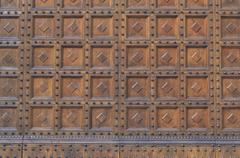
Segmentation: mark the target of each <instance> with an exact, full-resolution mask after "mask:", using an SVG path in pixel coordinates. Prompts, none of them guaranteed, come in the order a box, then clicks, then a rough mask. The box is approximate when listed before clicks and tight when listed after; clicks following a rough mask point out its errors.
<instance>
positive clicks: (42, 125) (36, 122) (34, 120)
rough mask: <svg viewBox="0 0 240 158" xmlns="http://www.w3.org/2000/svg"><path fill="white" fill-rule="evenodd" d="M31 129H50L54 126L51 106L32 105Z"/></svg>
mask: <svg viewBox="0 0 240 158" xmlns="http://www.w3.org/2000/svg"><path fill="white" fill-rule="evenodd" d="M30 118H31V128H32V130H51V129H53V128H54V111H53V109H52V107H32V109H31V116H30Z"/></svg>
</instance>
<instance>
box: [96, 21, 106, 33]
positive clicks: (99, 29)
mask: <svg viewBox="0 0 240 158" xmlns="http://www.w3.org/2000/svg"><path fill="white" fill-rule="evenodd" d="M97 29H98V31H100V32H105V31H106V30H107V25H106V24H105V23H100V24H99V25H97Z"/></svg>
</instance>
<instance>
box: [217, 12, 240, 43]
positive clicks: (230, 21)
mask: <svg viewBox="0 0 240 158" xmlns="http://www.w3.org/2000/svg"><path fill="white" fill-rule="evenodd" d="M239 25H240V17H236V16H235V17H221V34H222V38H224V39H233V40H239V36H240V27H239Z"/></svg>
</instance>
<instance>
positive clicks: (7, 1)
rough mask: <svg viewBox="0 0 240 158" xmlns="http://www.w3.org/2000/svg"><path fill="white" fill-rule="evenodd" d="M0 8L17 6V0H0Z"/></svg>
mask: <svg viewBox="0 0 240 158" xmlns="http://www.w3.org/2000/svg"><path fill="white" fill-rule="evenodd" d="M0 7H1V8H2V9H16V8H18V7H19V0H14V1H13V0H2V1H1V2H0Z"/></svg>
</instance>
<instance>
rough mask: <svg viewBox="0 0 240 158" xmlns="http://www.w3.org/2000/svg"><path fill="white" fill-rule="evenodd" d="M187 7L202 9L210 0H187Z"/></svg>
mask: <svg viewBox="0 0 240 158" xmlns="http://www.w3.org/2000/svg"><path fill="white" fill-rule="evenodd" d="M185 5H186V8H188V9H202V8H207V7H208V0H185Z"/></svg>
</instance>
